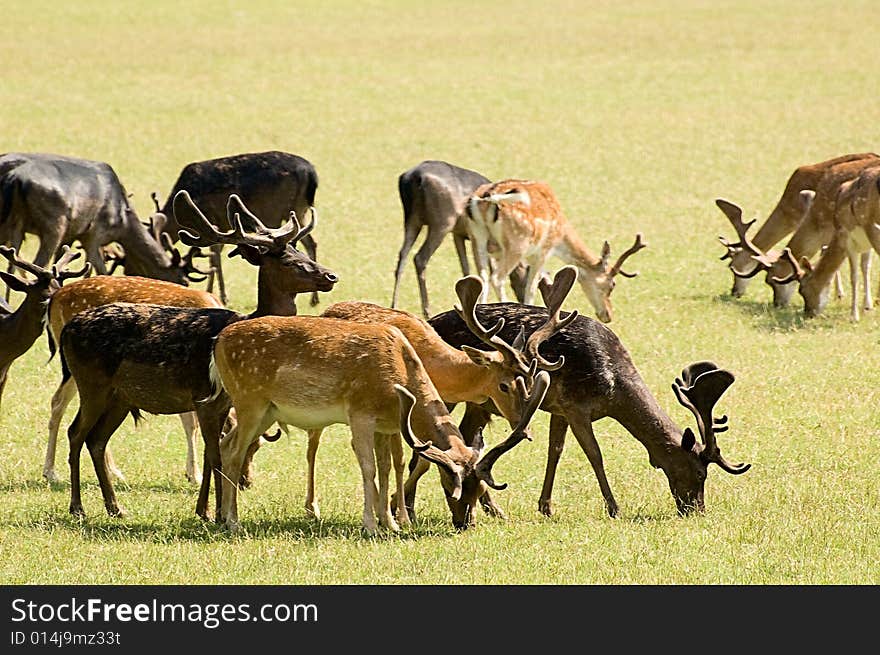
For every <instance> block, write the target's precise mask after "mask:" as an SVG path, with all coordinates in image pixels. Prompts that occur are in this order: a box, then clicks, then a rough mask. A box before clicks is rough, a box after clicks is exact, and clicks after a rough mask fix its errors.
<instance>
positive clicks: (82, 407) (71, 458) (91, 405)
mask: <svg viewBox="0 0 880 655" xmlns="http://www.w3.org/2000/svg"><path fill="white" fill-rule="evenodd" d="M106 407H107V397H106V395H101V394H97V395H94V396H93V397H88V396H86V397H84V396H83V394H80V403H79V411H77V413H76V417H74V419H73V422H72V423H71V424H70V427H69V428H67V440H68V442H69V444H70V449H69V453H68V456H67V462H68V464H69V465H70V513H71V514H73V515H74V516H85V515H86V513H85V511H84V510H83V506H82V496H81V492H80V466H79V463H80V462H79V459H80V454H81V453H82V447H83V444H84V443H85V442H86V437H87V436H88V434H89V432H91V431H92V428H94V426H95V425H96V424H97V422H98V421H99V420H100V418H101V417H102V416H103V415H104V413H105V410H106Z"/></svg>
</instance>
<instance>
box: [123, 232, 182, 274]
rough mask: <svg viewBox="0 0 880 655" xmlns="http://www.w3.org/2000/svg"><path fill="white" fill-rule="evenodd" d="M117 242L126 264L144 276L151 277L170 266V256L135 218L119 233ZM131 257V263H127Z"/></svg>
mask: <svg viewBox="0 0 880 655" xmlns="http://www.w3.org/2000/svg"><path fill="white" fill-rule="evenodd" d="M119 243H120V244H122V247H123V249H124V250H125V257H126V264H127V268H128V269H129V270H132V269H133V270H134V272H136V273H138V274H142V275H144V276H145V277H153V276H155V275H156V274H157V273H158V272H159V271H160V270H163V269H167V268H169V267H170V266H171V258H170V257H169V256H168V253H166V252H165V249H164V248H162V246H161V244H159V243H158V242H157V241H156V240H155V239H154V238H153V237H152V235H150V233H149V232H147V230H146V229H145V228H144V227H143V226H142V225H141V224H140V222H139V221H138V220H137V219H134V220H130V221H129V222H128V228H127V229H126V231H125V232H124V233H123V234H121V235H120V237H119ZM129 259H131V264H133V266H132V265H130V264H128V261H129Z"/></svg>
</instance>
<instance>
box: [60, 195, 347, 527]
mask: <svg viewBox="0 0 880 655" xmlns="http://www.w3.org/2000/svg"><path fill="white" fill-rule="evenodd" d="M177 203H185V205H186V207H187V209H188V213H189V214H190V220H191V223H188V224H185V229H182V230H181V232H180V236H181V239H182V240H183V241H184V243H187V244H188V245H191V246H199V247H201V246H211V245H215V244H218V243H223V244H228V245H232V246H234V249H233V250H232V253H231V254H232V255H240V256H241V257H243V258H244V259H245V260H246V261H247V262H249V263H250V264H252V265H254V266H257V267H258V268H259V274H258V282H257V308H256V310H255V311H254V312H252V313H251V314H249V315H247V316H246V315H243V314H239V313H237V312H233V311H231V310H228V309H223V308H219V307H218V308H210V307H209V308H188V307H168V306H161V305H154V304H136V303H112V304H109V305H104V306H102V307H96V308H94V309H89V310H86V311H83V312H80V313H79V314H77V315H76V316H74V317H73V318H71V319H70V320H69V321H68V323H67V324H66V325H65V326H64V328H63V329H62V331H61V363H62V370H63V373H64V380H65V381H66V380H68V379H70V378H71V377H73V379H74V380H75V381H76V386H77V389H78V391H79V397H80V407H79V412H78V413H77V415H76V418H75V419H74V421H73V423H72V424H71V426H70V428H69V430H68V438H69V441H70V456H69V461H70V485H71V490H70V511H71V513H73V514H79V515H81V514H83V513H84V511H83V506H82V499H81V495H80V479H79V474H80V467H79V459H80V452H81V451H82V446H83V444H86V445H87V446H88V449H89V454H90V455H91V457H92V462H93V464H94V466H95V472H96V473H97V475H98V481H99V483H100V485H101V492H102V495H103V496H104V505H105V507H106V508H107V511H108V512H109V513H110V514H111V515H119V514H121V513H122V508H121V507H120V506H119V503H118V501H117V499H116V495H115V492H114V490H113V485H112V483H111V482H110V478H109V472H108V470H107V466H106V462H105V458H104V453H105V450H106V447H107V442H108V440H109V439H110V437H111V436H112V435H113V433H114V432H115V431H116V429H117V428H118V427H119V425H120V424H121V423H122V421H123V420H124V419H125V417H126V416H127V415H128V414H130V413H131V414H133V415H135V416H136V417H137V416H138V415H139V412H140V411H146V412H150V413H152V414H182V413H185V412H192V411H195V412H196V414H197V416H198V421H199V426H200V428H201V432H202V439H203V441H204V445H205V457H204V469H205V473H204V475H203V476H202V484H201V487H200V489H199V498H198V501H197V504H196V513H197V514H198V515H199V516H202V517H205V518H207V516H208V512H207V504H208V495H209V492H210V485H211V477H212V476H211V472H213V477H214V478H215V481H214V482H215V500H216V509H217V510H218V511H219V508H220V499H221V496H220V494H221V493H222V491H221V490H222V486H221V484H220V475H221V472H220V451H219V442H220V434H221V430H222V426H223V425H224V422H225V420H226V418H227V415H228V412H229V408H230V404H229V398H228V397H227V396H226V395H225V394H223V393H219V394H215V393H213V388H212V384H211V380H210V375H209V363H210V360H211V351H212V348H213V344H214V339H215V337H216V336H217V335H218V334H219V333H220V331H221V330H222V329H223V328H224V327H226V326H228V325H229V324H230V323H234V322H236V321H241V320H243V319H246V318H249V317H255V316H264V315H269V314H287V315H290V314H294V313H295V312H296V305H295V302H294V296H295V295H296V294H297V293H307V292H311V291H315V290H318V291H329V290H331V289H332V288H333V285H334V284H335V283H336V280H337V278H336V275H335V274H333V273H332V272H331V271H329V270H328V269H326V268H324V267H322V266H320V265H319V264H317V263H316V262H314V261H313V260H311V259H309V258H308V257H307V256H306V255H304V254H303V253H301V252H299V251H298V250H297V249H296V248H295V247H294V245H295V244H296V242H297V240H299V239H301V238H302V237H304V236H305V235H306V234H308V232H309V231H311V229H312V228H313V227H314V221H313V222H312V223H311V224H309V225H308V226H307V227H303V228H301V227H300V225H299V222H298V221H297V219H296V216H295V215H293V214H291V217H290V220H289V221H288V222H287V223H286V224H285V225H283V226H282V227H280V228H278V229H269V228H267V227H266V226H265V225H263V224H262V222H261V221H260V220H259V219H258V218H257V217H256V216H254V215H253V214H251V213H250V212H249V210H248V209H247V207H245V206H244V204H243V203H242V202H241V199H240V198H238V196H235V195H232V196H230V198H229V202H228V207H227V212H228V219H229V222H230V224H231V225H232V226H233V228H232V229H231V230H230V231H228V232H221V231H220V230H218V229H217V227H216V226H215V225H213V224H211V222H210V221H208V219H207V218H206V217H205V215H204V214H202V212H201V211H199V209H198V207H197V206H196V205H195V204H194V203H193V202H192V199H191V198H190V197H189V194H188V193H187V192H186V191H180V192H178V194H177V198H176V204H177ZM176 204H175V205H176ZM243 215H244V216H246V217H247V221H248V224H249V226H252V227H251V228H249V229H248V230H245V229H244V227H243V225H242V220H243V219H242V216H243ZM178 221H180V217H179V216H178ZM218 517H219V513H218Z"/></svg>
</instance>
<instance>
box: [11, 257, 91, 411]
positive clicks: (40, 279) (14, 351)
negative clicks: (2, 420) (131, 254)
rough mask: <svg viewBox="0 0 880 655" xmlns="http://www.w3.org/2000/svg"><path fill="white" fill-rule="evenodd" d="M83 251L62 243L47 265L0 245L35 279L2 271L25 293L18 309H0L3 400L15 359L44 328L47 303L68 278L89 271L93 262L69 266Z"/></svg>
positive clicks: (15, 286)
mask: <svg viewBox="0 0 880 655" xmlns="http://www.w3.org/2000/svg"><path fill="white" fill-rule="evenodd" d="M81 254H82V253H78V252H76V253H74V252H71V251H70V247H69V246H63V247H62V249H61V257H59V258H58V261H57V262H55V264H53V265H52V268H50V269H45V268H43V267H42V266H37V265H36V264H33V263H31V262H29V261H26V260H24V259H22V258H20V257H19V256H18V253H17V252H16V251H15V249H14V248H9V247H7V246H0V255H2V256H3V257H5V258H6V259H7V260H8V261H9V263H10V264H11V265H13V266H17V267H18V268H20V269H21V270H22V271H25V272H27V273H30V274H31V275H33V276H34V279H33V280H23V279H21V278H19V277H16V276H15V275H12V274H11V273H7V272H6V271H0V279H2V280H3V281H4V282H5V283H6V285H7V286H8V287H9V288H10V289H12V290H13V291H18V292H20V293H23V294H25V299H24V301H23V302H22V303H21V304H20V305H19V306H18V309H16V310H15V311H11V309H12V308H10V311H9V312H2V313H0V400H2V398H3V388H4V387H5V386H6V379H7V376H8V375H9V368H10V367H11V366H12V363H13V362H14V361H15V360H16V359H18V358H19V357H21V356H22V355H24V354H25V353H26V352H27V351H28V350H30V348H31V346H32V345H33V344H34V342H35V341H36V340H37V339H38V338H39V336H40V334H41V333H42V331H43V325H44V323H45V320H46V304H47V303H48V302H49V300H50V299H51V298H52V296H53V295H55V294H56V293H57V292H58V291H59V290H60V289H61V288H62V287H61V285H62V284H64V281H65V280H69V279H71V278H75V277H81V276H83V275H87V274H88V273H89V271H90V269H91V264H89V263H88V262H86V265H85V266H84V267H83V268H82V269H80V270H79V271H70V270H67V266H68V264H70V262H72V261H73V260H75V259H76V258H77V257H79V256H80V255H81Z"/></svg>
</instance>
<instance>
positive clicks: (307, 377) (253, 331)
mask: <svg viewBox="0 0 880 655" xmlns="http://www.w3.org/2000/svg"><path fill="white" fill-rule="evenodd" d="M213 361H214V366H215V370H216V382H217V384H218V391H219V390H220V389H222V390H225V392H226V393H227V394H228V395H229V397H230V398H231V400H232V404H233V405H234V407H235V410H236V413H237V417H238V425H237V426H236V427H235V428H233V429H232V430H231V431H230V432H229V433H228V434H227V435H226V436H225V437H224V438H223V440H222V442H221V444H220V450H221V458H222V462H223V474H224V483H223V484H224V488H223V500H222V503H223V508H222V516H223V517H224V519H225V522H226V524H227V526H228V527H229V528H230V529H231V530H233V531H238V530H239V529H240V524H239V520H238V508H237V500H236V497H237V485H235V484H230V483H229V479H230V477H232V478H235V479H238V476H239V474H240V471H241V469H242V465H243V462H244V461H245V458H246V456H247V453H248V451H249V450H251V449H252V448H253V446H254V444H255V443H256V441H257V440H258V439H259V435H260V434H261V433H262V432H263V431H264V430H266V429H267V428H268V427H269V426H271V425H272V424H273V423H275V422H277V423H279V424H286V425H293V426H296V427H298V428H300V429H303V430H318V429H322V428H324V427H327V426H328V425H332V424H334V423H343V424H347V425H348V426H349V427H350V429H351V434H352V442H351V443H352V448H353V450H354V451H355V455H356V457H357V460H358V464H359V466H360V470H361V476H362V479H363V488H364V511H363V527H364V529H365V530H366V531H367V532H368V533H370V534H373V533H375V532H376V530H377V525H376V517H377V516H378V521H379V525H381V526H383V527H385V528H387V529H389V530H395V531H396V530H398V529H399V524H407V523H408V522H409V517H408V515H407V513H406V510H405V508H404V507H403V506H402V505H398V507H397V512H396V514H397V516H396V520H395V517H394V516H392V513H391V508H390V503H389V498H388V475H389V472H390V470H391V467H392V465H393V466H394V470H395V475H396V478H397V492H398V494H399V497H402V496H403V468H404V462H403V450H402V445H401V442H400V437H401V436H402V437H403V438H404V440H406V442H407V443H408V444H409V445H410V447H411V448H412V449H413V450H415V451H416V452H418V453H419V456H420V457H422V458H424V459H426V460H428V461H430V462H433V463H434V464H437V466H438V468H439V470H440V473H441V480H442V485H443V489H444V492H445V495H446V500H447V503H448V504H449V507H450V509H451V510H452V514H453V523H454V524H455V525H456V527H460V528H464V527H467V525H468V524H469V522H470V515H471V513H472V508H473V506H474V504H475V503H476V501H477V499H478V498H479V497H480V495H482V492H483V490H484V488H485V487H484V486H483V483H482V481H481V480H480V479H479V478H478V477H477V473H476V472H477V469H478V467H479V460H480V455H481V452H482V443H481V441H480V440H477V442H472V445H471V446H468V445H467V444H466V443H465V442H464V440H463V439H462V436H461V433H460V432H459V431H458V428H457V427H456V426H455V423H454V421H453V419H452V417H451V416H450V414H449V412H448V411H447V409H446V405H445V403H444V402H443V399H442V398H441V397H440V394H439V393H438V392H437V389H436V387H435V386H434V383H433V382H432V381H431V378H430V376H429V375H428V373H427V371H426V370H425V367H424V365H423V364H422V362H421V360H420V359H419V357H418V355H417V354H416V351H415V349H414V348H413V346H412V345H411V344H410V342H409V341H408V340H407V339H406V337H405V336H404V335H403V333H402V332H401V331H400V330H398V329H397V328H396V327H393V326H389V325H381V324H376V323H358V322H354V321H347V320H341V319H333V318H326V317H312V316H295V317H277V316H269V317H262V318H255V319H252V320H247V321H240V322H237V323H235V324H233V325H230V326H229V327H227V328H225V329H224V330H223V331H222V332H221V333H220V335H219V336H218V337H217V342H216V345H215V347H214V360H213ZM520 380H522V378H520ZM519 384H523V382H520V383H519ZM547 384H549V379H548V378H547V373H545V372H541V373H538V374H537V377H536V380H535V383H534V385H533V389H532V391H531V394H532V395H531V397H530V399H529V400H528V401H527V407H526V408H525V409H524V410H523V417H522V418H521V420H520V422H519V423H518V424H517V426H516V428H515V430H520V431H521V430H524V429H525V426H526V424H527V423H528V420H529V418H530V417H531V413H533V412H534V411H535V410H536V409H537V407H538V405H540V402H541V400H542V398H543V394H544V393H545V392H546V386H547ZM415 435H418V436H415ZM377 468H378V479H379V489H378V490H377V488H376V473H377Z"/></svg>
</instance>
